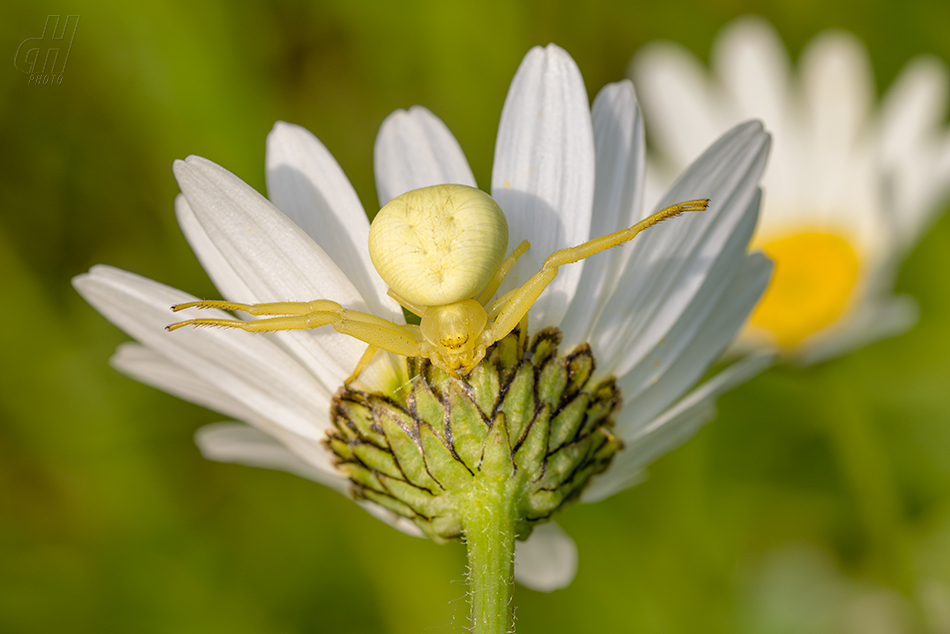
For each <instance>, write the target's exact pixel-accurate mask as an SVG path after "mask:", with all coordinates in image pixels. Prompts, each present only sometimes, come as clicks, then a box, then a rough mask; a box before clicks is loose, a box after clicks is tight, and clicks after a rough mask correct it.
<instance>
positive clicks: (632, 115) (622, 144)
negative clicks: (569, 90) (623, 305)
mask: <svg viewBox="0 0 950 634" xmlns="http://www.w3.org/2000/svg"><path fill="white" fill-rule="evenodd" d="M591 120H592V122H593V126H594V149H595V152H596V162H595V166H596V174H595V176H596V179H595V182H594V211H593V216H592V218H591V229H590V236H591V238H597V237H600V236H604V235H607V234H609V233H613V232H615V231H619V230H621V229H623V228H625V227H629V226H631V225H633V224H635V223H637V222H639V221H640V220H641V219H642V217H643V211H642V209H643V204H642V203H643V175H644V174H643V173H644V169H643V168H644V139H643V118H642V117H641V116H640V107H639V106H638V105H637V98H636V95H635V94H634V92H633V84H632V83H630V82H629V81H622V82H618V83H616V84H609V85H607V86H605V87H604V89H603V90H601V91H600V93H599V94H598V95H597V97H596V98H595V99H594V106H593V109H592V112H591ZM629 253H630V249H608V250H607V251H605V252H603V253H598V254H597V255H594V256H592V257H590V258H587V260H586V261H585V263H584V271H583V273H582V274H581V281H580V283H579V284H578V287H577V292H576V294H575V295H574V299H573V300H572V301H571V306H570V308H569V309H568V313H567V315H566V316H565V317H564V321H563V322H561V333H562V334H563V335H564V348H565V349H572V348H574V346H576V345H578V344H580V343H582V342H585V341H588V340H589V339H590V328H591V326H592V325H593V323H594V320H595V319H596V318H597V315H599V314H600V311H601V310H602V309H603V307H604V305H605V304H606V303H607V299H608V298H609V297H610V295H611V293H612V292H613V289H614V287H615V286H616V284H617V278H618V277H619V274H620V270H621V268H622V266H623V262H624V261H625V260H626V256H627V254H629Z"/></svg>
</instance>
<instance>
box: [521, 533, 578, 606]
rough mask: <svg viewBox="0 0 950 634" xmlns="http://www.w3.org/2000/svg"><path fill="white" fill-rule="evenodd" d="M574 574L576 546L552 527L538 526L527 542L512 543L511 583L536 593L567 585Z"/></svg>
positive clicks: (568, 536)
mask: <svg viewBox="0 0 950 634" xmlns="http://www.w3.org/2000/svg"><path fill="white" fill-rule="evenodd" d="M576 574H577V544H575V543H574V540H573V539H571V537H570V535H568V534H567V533H565V532H564V530H563V529H562V528H561V527H560V526H558V525H557V524H555V523H554V522H548V523H546V524H538V525H537V526H535V527H534V530H532V531H531V536H530V537H528V539H527V540H525V541H523V542H521V541H518V542H515V580H516V581H517V582H518V583H520V584H521V585H523V586H524V587H526V588H529V589H531V590H537V591H538V592H554V591H555V590H560V589H562V588H566V587H567V586H569V585H571V581H573V580H574V576H575V575H576Z"/></svg>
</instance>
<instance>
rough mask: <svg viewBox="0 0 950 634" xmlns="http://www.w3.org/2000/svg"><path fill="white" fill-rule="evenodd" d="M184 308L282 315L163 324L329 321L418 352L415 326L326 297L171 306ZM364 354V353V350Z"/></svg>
mask: <svg viewBox="0 0 950 634" xmlns="http://www.w3.org/2000/svg"><path fill="white" fill-rule="evenodd" d="M186 308H221V309H224V310H239V311H242V312H245V313H248V314H249V315H285V316H284V317H271V318H268V319H257V320H253V321H241V320H239V319H189V320H187V321H180V322H178V323H176V324H171V325H170V326H167V327H166V329H167V330H170V331H171V330H177V329H179V328H181V327H183V326H223V327H225V328H239V329H241V330H244V331H246V332H269V331H273V330H307V329H310V328H317V327H319V326H324V325H326V324H329V325H331V326H333V328H334V329H335V330H336V331H337V332H340V333H343V334H344V335H349V336H351V337H355V338H356V339H359V340H360V341H363V342H365V343H368V344H369V345H370V346H375V347H376V348H382V349H383V350H388V351H390V352H395V353H396V354H401V355H403V356H406V357H417V356H419V342H420V340H421V335H419V334H417V331H416V330H413V329H412V328H409V327H406V326H400V325H399V324H396V323H393V322H391V321H389V320H388V319H383V318H382V317H376V316H375V315H368V314H366V313H362V312H360V311H357V310H349V309H346V308H343V307H342V306H340V305H339V304H338V303H336V302H334V301H331V300H328V299H318V300H314V301H312V302H274V303H269V304H239V303H237V302H226V301H221V300H201V301H196V302H187V303H185V304H176V305H175V306H172V310H173V311H175V312H178V311H180V310H184V309H186ZM363 357H366V354H364V355H363ZM363 361H364V359H362V358H361V359H360V362H361V363H362V362H363ZM366 362H367V363H368V359H366ZM364 365H365V364H364ZM360 369H362V368H360ZM354 376H355V374H354Z"/></svg>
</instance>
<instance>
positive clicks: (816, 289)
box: [749, 232, 858, 348]
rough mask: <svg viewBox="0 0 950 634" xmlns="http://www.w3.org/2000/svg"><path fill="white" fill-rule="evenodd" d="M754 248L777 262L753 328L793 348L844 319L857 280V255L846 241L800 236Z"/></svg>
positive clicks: (752, 321)
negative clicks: (759, 249)
mask: <svg viewBox="0 0 950 634" xmlns="http://www.w3.org/2000/svg"><path fill="white" fill-rule="evenodd" d="M758 246H759V248H761V249H762V250H763V251H765V253H766V254H767V255H768V256H769V257H770V258H772V259H773V260H775V273H774V274H773V276H772V282H771V284H770V285H769V287H768V289H767V290H766V291H765V294H764V295H763V296H762V301H761V302H760V303H759V306H758V307H757V308H756V309H755V311H754V312H753V313H752V317H751V318H750V320H749V323H750V324H751V325H752V326H754V327H756V328H761V329H763V330H766V331H768V332H770V333H772V335H774V336H775V339H776V340H777V342H778V344H779V345H780V346H782V347H783V348H792V347H795V346H797V345H798V344H799V343H801V342H802V340H804V339H805V338H806V337H809V336H810V335H813V334H815V333H816V332H819V331H821V330H823V329H825V328H827V327H828V326H830V325H831V324H833V323H834V322H835V321H836V320H837V319H838V318H839V317H841V315H842V314H844V312H845V310H846V309H847V308H848V303H849V302H850V300H851V293H852V291H853V290H854V285H855V282H856V281H857V278H858V256H857V253H855V251H854V249H853V248H852V246H851V244H850V243H849V242H848V241H847V240H845V239H844V238H841V237H840V236H837V235H832V234H828V233H818V232H804V233H797V234H794V235H790V236H787V237H783V238H779V239H777V240H771V241H768V242H763V243H761V244H759V245H758Z"/></svg>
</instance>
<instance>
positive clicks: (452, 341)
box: [439, 334, 469, 350]
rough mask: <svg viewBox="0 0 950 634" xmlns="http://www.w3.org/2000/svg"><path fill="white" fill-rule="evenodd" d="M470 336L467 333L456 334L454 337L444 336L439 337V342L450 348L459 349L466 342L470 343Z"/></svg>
mask: <svg viewBox="0 0 950 634" xmlns="http://www.w3.org/2000/svg"><path fill="white" fill-rule="evenodd" d="M468 340H469V336H468V335H467V334H461V335H456V336H454V337H443V338H442V339H439V343H441V344H442V345H443V346H445V347H446V348H448V349H449V350H458V349H459V348H461V347H462V346H464V345H465V344H466V343H468Z"/></svg>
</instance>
